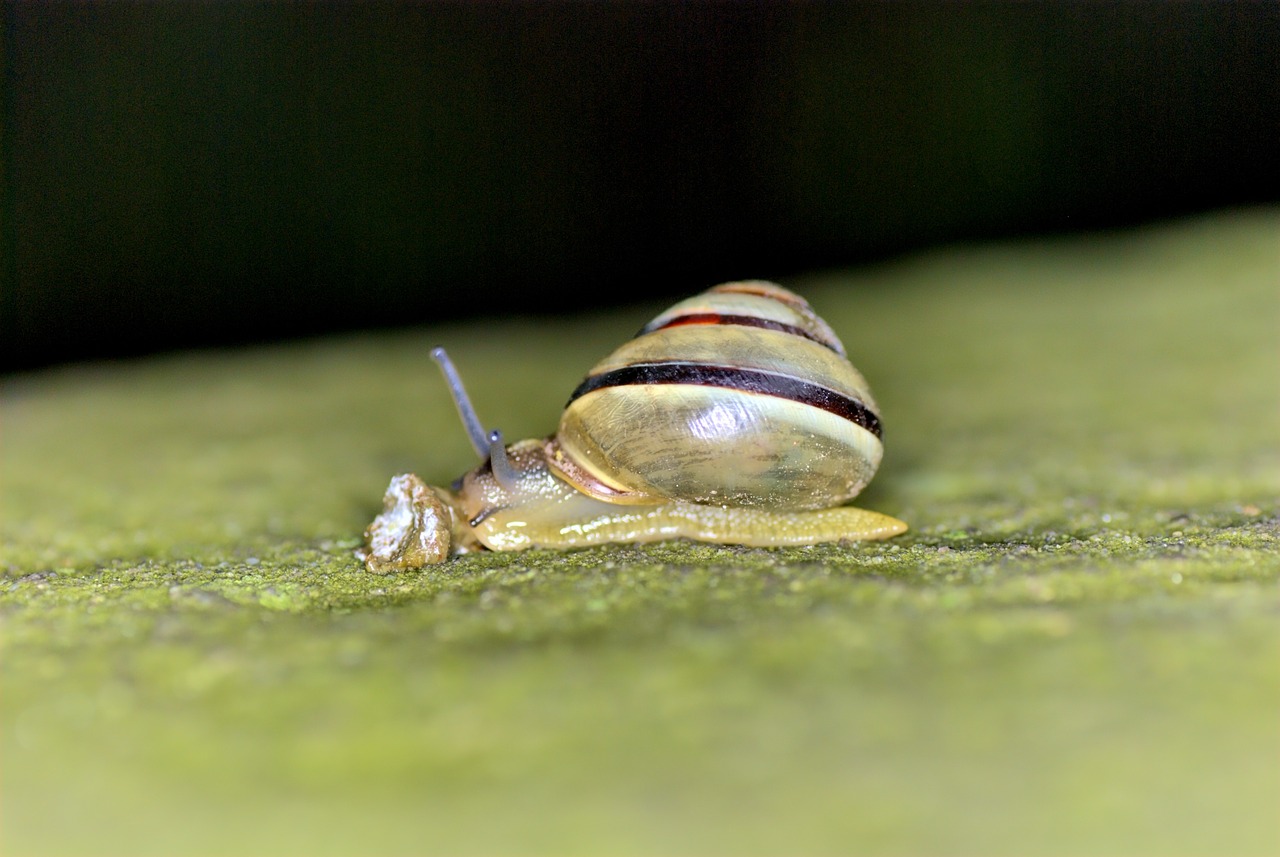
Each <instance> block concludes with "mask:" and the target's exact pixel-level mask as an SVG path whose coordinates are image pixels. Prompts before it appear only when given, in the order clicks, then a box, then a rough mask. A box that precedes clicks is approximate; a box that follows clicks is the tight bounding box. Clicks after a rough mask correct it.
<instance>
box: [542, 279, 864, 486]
mask: <svg viewBox="0 0 1280 857" xmlns="http://www.w3.org/2000/svg"><path fill="white" fill-rule="evenodd" d="M882 452H883V447H882V445H881V442H880V418H879V413H878V410H877V408H876V405H875V402H874V401H873V400H872V398H871V392H870V390H869V389H868V388H867V383H866V381H865V380H863V378H862V376H861V375H860V374H858V370H856V369H854V368H853V366H852V365H851V364H850V363H849V361H848V360H847V359H845V352H844V346H843V345H842V344H841V343H840V340H839V339H838V338H837V337H836V335H835V333H834V332H832V330H831V328H830V327H829V326H828V325H827V323H826V322H824V321H823V320H822V319H820V318H819V317H818V316H817V315H816V314H815V313H814V312H813V310H812V309H811V308H810V307H809V304H808V303H806V302H805V301H804V299H803V298H801V297H799V296H798V295H795V294H793V293H791V292H789V291H787V290H786V289H784V288H782V287H780V286H777V285H774V284H772V283H765V282H754V281H753V282H742V283H727V284H725V285H722V286H716V287H715V288H713V289H711V290H710V291H707V292H704V293H703V294H701V295H697V296H696V297H692V298H689V299H688V300H685V301H682V302H680V303H678V304H676V305H675V306H673V307H671V308H670V309H669V310H667V311H666V312H664V313H662V314H661V315H659V316H658V317H657V318H655V319H654V320H653V321H651V322H650V323H649V324H647V325H645V327H644V328H643V329H642V330H641V331H640V333H639V334H638V335H637V336H636V338H635V339H632V340H631V341H630V342H628V343H626V344H625V345H623V346H622V347H620V348H619V349H617V350H616V351H614V352H613V353H612V354H610V355H609V356H608V357H606V358H605V359H604V360H602V361H601V362H600V363H598V364H596V366H595V367H593V368H592V369H591V371H590V373H588V375H587V377H586V379H585V380H583V382H582V383H581V384H580V385H579V386H578V388H577V389H576V390H574V392H573V395H572V396H571V397H570V399H569V402H568V404H567V405H566V406H565V411H564V414H563V416H562V417H561V420H560V427H559V430H558V431H557V433H556V438H555V440H554V441H552V443H551V453H552V454H551V457H550V462H551V464H552V466H553V467H554V468H555V469H557V470H559V471H560V472H561V474H562V475H563V476H564V477H565V478H566V479H568V480H569V481H570V482H572V483H573V484H574V485H576V486H577V487H579V488H580V489H581V490H584V491H586V492H587V493H589V494H593V495H595V496H598V497H600V498H601V499H608V500H611V501H612V502H621V503H655V502H662V501H664V500H668V499H670V500H686V501H690V502H694V503H702V504H711V505H723V506H767V507H770V508H777V509H823V508H828V507H831V506H837V505H840V504H841V503H844V502H845V501H846V500H849V499H850V498H852V497H853V496H855V495H856V494H857V493H858V492H859V491H861V490H862V488H863V487H864V486H865V485H866V484H867V482H868V481H870V479H871V477H872V475H873V474H874V473H875V471H876V467H877V466H879V464H880V456H881V454H882Z"/></svg>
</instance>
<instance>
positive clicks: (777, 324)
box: [636, 312, 840, 354]
mask: <svg viewBox="0 0 1280 857" xmlns="http://www.w3.org/2000/svg"><path fill="white" fill-rule="evenodd" d="M686 324H734V325H738V326H740V327H758V328H760V329H761V330H776V331H779V332H781V333H789V334H791V335H792V336H799V337H803V338H804V339H807V340H809V341H810V342H816V343H818V344H819V345H821V346H823V347H824V348H830V349H831V350H832V351H836V349H834V348H832V347H831V343H829V342H827V341H825V340H823V339H820V338H819V337H817V336H814V335H813V334H812V333H810V332H809V331H807V330H805V329H804V328H803V327H796V326H795V325H794V324H785V323H783V322H781V321H774V320H773V319H769V318H758V317H757V316H754V315H729V314H727V313H719V312H690V313H685V314H684V315H677V316H675V317H674V318H669V319H667V320H666V321H664V322H662V323H661V324H659V323H657V322H650V323H649V324H646V325H645V326H644V327H642V328H641V329H640V332H639V333H637V334H636V336H644V335H645V334H646V333H653V332H654V331H657V330H666V329H667V328H668V327H683V326H684V325H686ZM836 353H837V354H839V353H840V352H838V351H836Z"/></svg>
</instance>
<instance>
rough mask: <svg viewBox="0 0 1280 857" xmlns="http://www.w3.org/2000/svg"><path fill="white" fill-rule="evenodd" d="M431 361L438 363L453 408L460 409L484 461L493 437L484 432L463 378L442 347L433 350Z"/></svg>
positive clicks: (459, 412)
mask: <svg viewBox="0 0 1280 857" xmlns="http://www.w3.org/2000/svg"><path fill="white" fill-rule="evenodd" d="M431 359H432V360H434V361H436V364H437V365H438V366H439V367H440V371H441V372H442V373H444V380H445V383H446V384H448V385H449V395H451V396H452V397H453V406H454V407H455V408H457V409H458V416H459V417H461V418H462V425H463V427H464V428H466V430H467V438H468V439H469V440H470V441H471V446H472V447H473V448H474V449H475V451H476V455H478V456H480V458H481V459H484V458H485V457H486V456H488V455H489V454H490V452H491V450H492V444H493V436H492V435H491V434H490V433H489V432H487V431H485V430H484V424H483V423H481V422H480V416H479V415H478V414H477V413H476V409H475V406H474V405H472V404H471V397H470V396H468V395H467V388H466V387H464V386H463V385H462V376H461V375H459V374H458V370H457V368H456V367H455V366H454V365H453V361H452V360H450V359H449V355H448V353H447V352H446V351H445V350H444V348H442V347H441V346H439V345H437V346H436V347H435V348H432V349H431Z"/></svg>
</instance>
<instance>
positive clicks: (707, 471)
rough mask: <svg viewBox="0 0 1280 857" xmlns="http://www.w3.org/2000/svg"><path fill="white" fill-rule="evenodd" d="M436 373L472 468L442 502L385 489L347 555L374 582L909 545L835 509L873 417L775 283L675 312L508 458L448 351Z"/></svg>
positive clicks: (811, 320)
mask: <svg viewBox="0 0 1280 857" xmlns="http://www.w3.org/2000/svg"><path fill="white" fill-rule="evenodd" d="M432 356H433V357H434V358H435V359H436V361H437V362H438V363H439V364H440V367H441V369H442V370H443V372H444V375H445V378H446V380H447V381H448V384H449V389H450V391H451V392H452V394H453V400H454V404H455V405H456V406H457V408H458V413H459V415H460V416H461V417H462V422H463V424H464V425H465V426H466V429H467V433H468V435H469V436H470V438H471V443H472V445H473V446H474V447H475V449H476V452H477V453H478V454H479V455H480V456H481V457H482V458H483V459H484V462H483V463H482V464H481V465H480V466H479V467H477V468H476V469H474V470H472V471H471V472H469V473H467V474H465V475H464V476H462V477H461V478H460V479H458V480H457V481H456V482H455V483H454V484H453V486H452V487H451V488H450V489H448V490H446V489H443V488H435V487H431V486H428V485H427V484H425V483H424V482H423V481H422V480H421V479H419V478H418V477H417V476H416V475H414V474H412V473H405V474H401V475H399V476H396V477H394V478H392V480H391V485H390V486H389V487H388V488H387V492H386V496H385V497H384V498H383V504H384V511H383V512H382V514H380V515H378V516H377V518H375V519H374V521H373V523H371V524H370V525H369V528H368V529H367V530H366V531H365V539H366V544H365V546H364V547H363V548H362V549H361V550H359V551H357V552H356V555H357V556H358V557H359V558H360V559H362V560H364V562H365V564H366V566H367V567H368V569H369V570H370V571H373V572H377V573H385V572H388V571H398V570H409V569H416V568H421V567H423V566H426V565H431V564H433V563H439V562H443V561H444V560H445V559H447V558H448V557H449V555H450V554H451V553H465V552H467V551H471V550H477V549H480V548H489V549H491V550H523V549H525V548H534V547H541V548H572V547H581V546H587V545H596V544H605V543H632V542H650V541H660V540H664V539H673V538H687V539H694V540H697V541H702V542H712V543H717V544H736V545H754V546H788V545H811V544H819V543H823V542H834V541H842V540H866V539H885V538H889V537H891V536H895V535H897V534H898V533H901V532H903V531H905V530H906V529H907V525H906V524H904V523H903V522H902V521H899V520H897V519H896V518H891V517H889V516H887V515H882V514H880V513H878V512H870V511H867V510H865V509H856V508H853V507H850V506H844V505H841V504H843V503H845V502H846V501H848V500H850V499H852V498H853V497H854V496H855V495H857V494H858V492H859V491H861V490H862V489H863V487H864V486H866V484H867V483H868V482H869V481H870V480H871V477H872V475H874V473H875V471H876V468H877V467H878V466H879V464H880V457H881V454H882V452H883V450H884V447H883V446H882V444H881V440H880V436H881V430H880V417H879V412H878V410H877V408H876V404H875V401H874V400H873V399H872V398H871V392H870V390H869V389H868V388H867V383H866V381H864V380H863V378H862V376H861V375H860V374H859V373H858V370H856V369H855V368H853V366H852V364H850V363H849V361H848V360H847V359H846V357H845V351H844V346H843V345H842V344H841V342H840V340H839V339H838V338H837V337H836V335H835V333H834V332H833V331H832V330H831V328H830V327H829V326H828V325H827V323H826V322H825V321H823V320H822V319H821V318H819V317H818V316H817V314H816V313H814V311H813V310H812V309H811V308H810V306H809V304H808V303H807V302H805V300H804V299H803V298H801V297H800V296H798V295H796V294H793V293H792V292H790V291H788V290H786V289H784V288H782V287H781V286H778V285H775V284H773V283H766V282H762V281H748V282H738V283H726V284H724V285H720V286H716V287H715V288H713V289H710V290H709V291H707V292H704V293H702V294H700V295H697V296H695V297H692V298H689V299H688V300H685V301H682V302H680V303H678V304H676V305H675V306H673V307H671V308H670V309H668V310H667V311H666V312H664V313H662V314H661V315H659V316H658V317H657V318H655V319H654V320H653V321H651V322H649V323H648V324H647V325H645V326H644V328H643V329H642V330H641V331H640V333H639V334H638V335H637V336H636V337H635V338H634V339H632V340H631V341H630V342H627V343H626V344H624V345H623V346H621V347H620V348H618V349H617V350H616V351H614V352H613V353H612V354H610V355H609V356H608V357H606V358H605V359H604V360H602V361H601V362H600V363H598V364H596V366H595V367H594V368H592V369H591V371H590V372H589V373H588V374H587V377H586V378H585V379H584V380H583V382H582V383H581V384H580V385H578V388H577V389H576V390H574V391H573V394H572V395H571V396H570V397H569V402H568V404H566V405H565V409H564V413H563V415H562V416H561V418H560V426H559V428H558V429H557V430H556V433H555V435H554V436H552V437H550V438H545V439H541V440H522V441H519V442H517V443H514V444H512V445H511V446H509V447H508V446H504V445H503V442H502V435H501V433H499V432H497V431H493V432H488V433H486V432H485V430H484V428H483V427H482V424H481V423H480V420H479V419H478V418H477V416H476V413H475V410H474V408H472V406H471V402H470V399H469V398H468V397H467V394H466V391H465V390H464V389H463V386H462V381H461V379H460V378H459V377H458V373H457V371H456V370H455V369H454V367H453V364H452V362H451V361H450V360H449V358H448V356H447V355H446V354H445V353H444V349H442V348H437V349H435V350H434V351H433V352H432Z"/></svg>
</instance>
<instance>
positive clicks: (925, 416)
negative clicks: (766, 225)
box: [0, 211, 1280, 855]
mask: <svg viewBox="0 0 1280 857" xmlns="http://www.w3.org/2000/svg"><path fill="white" fill-rule="evenodd" d="M787 285H789V286H792V287H794V288H795V289H797V290H798V291H800V292H801V293H802V294H804V295H805V296H806V297H808V298H809V299H810V300H811V302H812V303H813V304H814V306H815V307H816V308H817V309H818V311H819V312H820V313H822V314H823V315H824V316H825V317H826V318H827V320H828V321H830V322H831V323H832V325H833V326H834V327H835V329H836V330H837V331H838V332H839V333H840V334H841V336H842V337H843V338H844V340H845V342H846V345H847V346H848V347H849V351H850V355H851V357H852V359H853V361H854V363H855V364H856V365H857V366H858V367H859V368H860V369H861V370H862V371H863V372H864V373H865V374H866V375H867V377H868V379H869V380H870V382H871V385H872V388H873V389H874V391H875V393H876V396H877V399H878V400H879V402H880V405H881V408H882V410H883V414H884V418H885V424H886V446H887V453H886V460H885V465H884V467H883V468H882V470H881V474H880V475H879V476H878V477H877V479H876V482H875V483H874V484H873V486H872V488H871V489H870V490H869V491H868V492H867V493H866V494H865V495H864V497H863V498H861V499H860V505H865V506H867V507H869V508H874V509H878V510H882V511H884V512H887V513H889V514H892V515H895V516H897V517H900V518H902V519H904V520H906V521H908V522H909V523H910V524H911V525H912V530H911V532H909V533H908V534H907V535H905V536H903V537H900V538H898V539H896V540H894V541H892V542H888V543H877V544H855V545H846V546H840V545H832V546H823V547H816V548H809V549H794V550H758V549H746V548H735V547H713V546H705V545H694V544H689V543H679V542H673V543H666V544H659V545H654V546H648V547H630V546H622V547H616V548H607V549H605V548H601V549H592V550H587V551H580V552H571V553H555V552H548V551H538V552H530V553H526V554H480V555H471V556H466V557H462V558H460V559H458V560H456V561H453V562H450V563H448V564H447V565H444V566H441V567H439V568H436V569H433V570H429V571H425V572H422V573H417V574H394V575H389V576H386V577H378V576H373V575H369V574H367V573H365V572H364V571H363V570H362V568H361V566H360V565H359V563H358V562H357V561H356V560H355V559H354V558H353V557H352V554H351V551H352V549H353V548H354V547H355V546H356V544H357V540H358V538H359V533H360V531H361V529H362V528H363V527H364V525H365V524H366V523H367V522H368V520H369V518H370V517H371V516H372V515H373V514H374V513H375V512H376V511H377V510H378V508H379V503H380V497H381V492H382V490H383V488H384V487H385V484H386V481H387V479H388V478H389V477H390V475H391V474H393V473H396V472H400V471H403V470H409V469H412V470H415V471H417V472H418V473H419V474H421V475H422V476H423V477H424V478H426V479H428V480H429V481H437V482H441V481H443V482H448V481H449V480H451V479H452V478H453V477H454V476H456V475H458V473H460V472H461V471H462V470H463V469H465V468H467V467H469V466H471V459H472V454H471V452H470V450H469V448H468V446H467V444H466V440H465V438H464V437H463V435H462V432H461V429H460V428H459V427H458V426H457V424H456V416H455V414H454V412H453V410H452V407H451V405H450V404H449V402H448V399H447V396H446V393H445V391H444V389H443V385H442V384H441V383H439V381H438V380H437V377H436V375H435V370H434V369H433V367H432V366H431V364H430V363H429V361H428V359H427V347H428V346H429V345H430V344H434V343H436V342H442V343H444V344H446V345H447V346H449V348H450V350H451V351H452V353H453V356H454V358H455V360H456V361H457V363H458V364H459V366H460V367H461V369H462V371H463V372H464V374H465V376H466V377H467V379H468V382H469V384H470V385H471V387H472V392H473V394H474V396H475V397H476V399H477V405H478V407H479V409H480V411H481V413H482V415H483V417H484V418H485V419H486V420H489V421H491V422H493V423H496V424H498V425H500V426H501V427H502V428H503V429H504V431H505V433H506V434H507V436H508V437H518V436H536V435H540V434H545V433H547V432H548V431H549V430H550V429H551V428H552V427H553V426H554V423H555V419H556V416H557V414H558V410H559V406H560V405H561V403H562V402H563V400H564V398H565V395H566V393H567V391H569V390H570V389H572V387H573V386H574V384H575V383H576V382H577V380H578V379H579V378H580V376H581V375H582V374H583V372H584V371H585V370H586V369H587V368H588V367H589V366H590V365H591V364H592V363H593V362H595V360H596V359H597V358H598V357H599V356H600V355H601V354H603V353H604V352H605V351H607V350H608V349H609V348H611V347H612V346H613V345H614V344H616V343H617V342H619V341H621V340H622V339H623V338H625V337H626V336H628V335H630V334H631V333H632V332H633V331H634V330H635V329H636V328H637V327H638V326H639V325H640V323H642V322H643V321H644V320H646V319H647V317H648V316H650V315H652V314H653V311H656V310H657V309H659V307H653V306H650V307H643V308H637V309H635V310H634V311H632V312H627V313H618V314H613V315H600V316H598V317H591V318H578V319H567V320H565V321H563V322H558V323H546V322H539V323H537V324H524V323H521V322H519V321H517V320H505V321H504V320H499V321H495V322H492V323H489V324H475V325H468V326H465V327H452V328H448V329H430V330H414V331H408V332H400V333H391V334H383V335H370V336H363V337H348V338H341V339H331V340H322V341H315V342H308V343H301V344H293V345H288V346H281V347H275V348H262V349H254V350H246V351H238V352H223V353H196V354H187V355H179V356H170V357H163V358H156V359H151V360H146V361H139V362H133V363H124V364H118V365H95V366H80V367H71V368H66V369H61V370H54V371H48V372H43V373H39V374H35V375H29V376H22V377H14V378H9V379H7V380H6V381H5V382H4V392H3V413H2V416H0V420H2V423H0V426H2V428H0V431H3V435H2V443H0V467H2V470H0V480H2V481H0V486H2V488H3V493H2V498H0V499H2V502H3V507H0V571H2V572H3V574H4V579H3V580H2V581H0V635H2V637H0V639H2V640H3V645H4V651H3V664H2V666H0V669H2V673H0V675H2V679H3V685H2V687H0V691H2V696H0V730H2V741H3V743H2V744H0V751H2V752H3V756H2V757H0V763H2V765H3V769H2V773H3V796H2V799H3V803H2V811H3V819H2V821H3V828H2V832H0V836H2V837H3V838H2V839H0V845H2V846H3V850H4V853H6V854H60V855H65V854H81V853H82V854H126V853H128V854H196V855H206V854H224V853H225V854H246V853H247V854H275V853H281V854H285V853H287V854H303V853H306V854H375V853H377V854H397V853H404V854H411V853H412V854H419V853H451V854H467V853H474V854H506V853H513V854H514V853H545V854H566V853H583V854H601V853H621V854H646V853H662V854H708V853H742V854H757V853H758V854H779V853H787V854H797V853H823V854H829V853H864V852H865V853H902V854H920V853H948V854H951V853H982V854H991V853H1017V854H1025V853H1039V854H1056V853H1062V854H1080V853H1110V854H1119V853H1126V854H1127V853H1135V854H1136V853H1150V854H1174V853H1188V854H1223V853H1235V854H1243V853H1258V854H1264V853H1265V854H1272V853H1276V852H1277V851H1280V826H1278V824H1277V820H1276V815H1275V808H1276V806H1277V805H1280V767H1277V765H1276V759H1277V758H1280V729H1278V728H1277V722H1278V718H1277V715H1278V713H1280V623H1278V622H1277V620H1278V619H1280V598H1278V597H1277V596H1278V595H1280V587H1278V583H1280V443H1278V440H1280V346H1278V345H1277V342H1278V337H1277V329H1280V328H1278V326H1277V323H1278V321H1280V214H1277V213H1276V212H1274V211H1253V212H1243V213H1227V214H1221V215H1216V216H1212V217H1206V218H1201V219H1198V220H1193V221H1187V222H1183V223H1177V224H1171V225H1166V226H1161V227H1153V228H1150V229H1145V230H1139V231H1135V232H1130V233H1126V234H1117V235H1109V236H1097V237H1092V238H1072V239H1062V240H1054V241H1040V242H1030V243H1024V244H1017V245H1009V246H1001V247H990V248H976V249H974V248H956V249H949V250H942V251H938V252H936V253H933V254H929V255H927V256H923V257H919V258H915V259H911V260H906V261H903V262H900V263H895V264H891V265H886V266H882V267H879V268H876V269H872V270H863V271H855V272H834V273H828V274H822V275H815V276H812V277H809V278H807V279H803V280H795V281H790V282H788V283H787Z"/></svg>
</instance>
